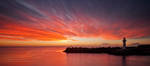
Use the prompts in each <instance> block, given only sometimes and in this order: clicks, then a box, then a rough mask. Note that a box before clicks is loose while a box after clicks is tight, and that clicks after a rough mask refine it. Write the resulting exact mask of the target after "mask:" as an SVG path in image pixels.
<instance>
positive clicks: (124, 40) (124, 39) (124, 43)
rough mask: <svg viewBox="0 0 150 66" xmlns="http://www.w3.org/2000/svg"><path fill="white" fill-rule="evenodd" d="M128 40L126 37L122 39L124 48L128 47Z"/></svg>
mask: <svg viewBox="0 0 150 66" xmlns="http://www.w3.org/2000/svg"><path fill="white" fill-rule="evenodd" d="M126 41H127V40H126V38H125V37H124V38H123V40H122V42H123V49H126Z"/></svg>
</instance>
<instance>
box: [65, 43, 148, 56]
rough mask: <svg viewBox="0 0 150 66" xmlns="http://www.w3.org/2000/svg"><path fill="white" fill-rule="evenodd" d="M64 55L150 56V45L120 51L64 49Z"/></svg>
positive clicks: (118, 49) (119, 49)
mask: <svg viewBox="0 0 150 66" xmlns="http://www.w3.org/2000/svg"><path fill="white" fill-rule="evenodd" d="M64 52H66V53H108V54H113V55H150V45H147V46H145V45H141V46H138V47H127V48H126V49H122V48H120V47H113V48H110V47H109V48H81V47H80V48H78V47H72V48H66V49H65V50H64Z"/></svg>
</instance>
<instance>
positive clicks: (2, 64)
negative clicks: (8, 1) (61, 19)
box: [0, 47, 150, 66]
mask: <svg viewBox="0 0 150 66" xmlns="http://www.w3.org/2000/svg"><path fill="white" fill-rule="evenodd" d="M64 49H65V48H58V47H41V48H31V47H30V48H0V66H150V56H126V57H125V56H114V55H108V54H90V53H85V54H83V53H77V54H66V53H64V52H62V51H63V50H64Z"/></svg>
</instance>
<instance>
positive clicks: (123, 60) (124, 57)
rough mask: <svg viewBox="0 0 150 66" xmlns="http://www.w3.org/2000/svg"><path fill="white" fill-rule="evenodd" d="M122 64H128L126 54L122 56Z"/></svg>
mask: <svg viewBox="0 0 150 66" xmlns="http://www.w3.org/2000/svg"><path fill="white" fill-rule="evenodd" d="M122 66H126V56H122Z"/></svg>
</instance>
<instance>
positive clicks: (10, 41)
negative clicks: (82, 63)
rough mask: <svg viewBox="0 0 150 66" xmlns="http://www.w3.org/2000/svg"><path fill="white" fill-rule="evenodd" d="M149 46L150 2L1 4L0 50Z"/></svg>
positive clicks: (15, 0)
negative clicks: (48, 47) (123, 43)
mask: <svg viewBox="0 0 150 66" xmlns="http://www.w3.org/2000/svg"><path fill="white" fill-rule="evenodd" d="M123 37H127V44H150V1H148V0H1V1H0V46H70V45H81V46H99V45H105V44H107V45H116V44H117V45H118V44H119V45H121V44H122V41H121V40H122V38H123Z"/></svg>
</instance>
